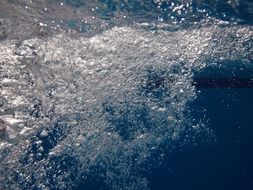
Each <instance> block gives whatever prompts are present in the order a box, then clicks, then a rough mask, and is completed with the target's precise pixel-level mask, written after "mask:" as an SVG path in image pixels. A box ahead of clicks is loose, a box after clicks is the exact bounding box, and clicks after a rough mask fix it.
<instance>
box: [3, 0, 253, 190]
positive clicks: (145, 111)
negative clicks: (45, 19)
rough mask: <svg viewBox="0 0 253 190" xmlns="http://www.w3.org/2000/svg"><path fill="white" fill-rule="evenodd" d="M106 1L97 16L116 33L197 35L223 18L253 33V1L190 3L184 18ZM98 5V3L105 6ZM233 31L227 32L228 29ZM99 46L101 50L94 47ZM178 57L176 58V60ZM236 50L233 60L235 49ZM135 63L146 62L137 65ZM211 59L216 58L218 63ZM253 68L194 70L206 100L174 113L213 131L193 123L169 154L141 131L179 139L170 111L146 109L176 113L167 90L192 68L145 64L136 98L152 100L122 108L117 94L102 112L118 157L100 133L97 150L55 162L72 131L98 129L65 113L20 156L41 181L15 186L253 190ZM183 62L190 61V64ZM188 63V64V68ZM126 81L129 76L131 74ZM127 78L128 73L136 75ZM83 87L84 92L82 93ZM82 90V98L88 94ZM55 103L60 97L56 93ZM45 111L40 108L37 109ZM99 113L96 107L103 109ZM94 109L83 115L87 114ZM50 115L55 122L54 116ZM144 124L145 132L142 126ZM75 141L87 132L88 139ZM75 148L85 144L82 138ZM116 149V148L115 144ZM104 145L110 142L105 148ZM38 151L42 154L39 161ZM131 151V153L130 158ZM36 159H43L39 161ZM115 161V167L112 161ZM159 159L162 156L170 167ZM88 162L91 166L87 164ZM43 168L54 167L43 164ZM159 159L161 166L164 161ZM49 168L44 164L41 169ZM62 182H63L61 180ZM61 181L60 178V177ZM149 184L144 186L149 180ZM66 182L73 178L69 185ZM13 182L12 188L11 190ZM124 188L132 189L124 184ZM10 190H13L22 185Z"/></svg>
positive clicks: (75, 24)
mask: <svg viewBox="0 0 253 190" xmlns="http://www.w3.org/2000/svg"><path fill="white" fill-rule="evenodd" d="M55 2H57V3H60V2H64V4H67V5H68V6H70V7H72V9H73V12H78V11H79V10H82V8H84V7H85V6H89V7H92V6H90V4H89V2H86V1H84V0H63V1H60V0H56V1H55ZM96 2H98V5H99V6H100V7H98V8H97V9H96V8H95V9H94V10H93V11H92V15H95V17H96V18H98V17H100V18H103V19H104V20H103V21H106V22H108V25H109V26H111V27H113V26H124V25H127V26H130V27H131V26H134V24H136V23H143V22H145V23H147V22H148V23H155V24H168V25H169V26H171V25H172V28H170V29H171V30H172V31H174V30H175V31H180V30H182V31H187V30H188V29H189V28H193V27H195V28H198V24H199V23H202V22H203V23H207V24H206V25H205V26H210V25H211V26H212V24H213V22H214V20H220V21H222V22H224V23H226V24H227V23H229V24H227V25H229V26H235V27H241V26H242V27H243V26H251V25H252V20H253V3H252V2H251V1H249V0H245V1H243V0H241V1H232V2H234V3H235V4H236V2H239V4H236V5H234V4H233V5H231V4H230V3H228V1H218V0H213V1H190V2H191V3H190V4H189V5H185V9H184V11H182V13H181V12H180V14H179V12H177V10H176V11H175V7H178V6H179V5H180V2H181V1H180V0H178V1H176V0H175V1H161V3H160V4H159V6H158V4H157V2H156V1H148V0H147V1H137V0H125V1H113V0H98V1H96ZM101 4H102V6H101ZM95 5H97V4H96V3H95ZM174 5H177V6H174ZM94 7H96V6H94ZM173 10H174V11H173ZM119 13H120V14H122V15H125V16H126V18H125V17H123V18H124V19H122V18H121V17H120V16H119V17H120V19H118V17H117V16H118V14H119ZM115 15H116V16H115ZM94 20H96V19H94ZM122 20H123V21H122ZM93 24H94V23H93ZM226 24H225V25H224V27H225V26H227V25H226ZM63 25H65V26H66V27H67V29H69V30H73V31H74V30H76V29H78V30H79V29H80V19H76V18H66V19H65V20H64V24H63ZM157 26H158V25H157ZM86 27H87V26H86V24H81V29H80V30H79V32H80V33H81V35H82V34H83V33H86V32H87V28H86ZM149 27H150V28H148V27H147V28H148V29H146V30H150V31H152V32H151V33H152V34H156V32H157V31H156V28H155V27H153V28H152V26H149ZM219 27H220V26H219ZM221 27H222V26H221ZM164 30H166V29H164ZM185 35H187V33H185ZM250 37H252V36H250ZM231 38H233V37H231ZM231 41H232V42H230V41H229V40H228V41H227V43H233V39H231ZM247 42H248V44H246V43H245V44H243V46H244V47H248V48H249V52H250V50H251V49H252V46H253V39H249V40H248V41H247ZM95 45H96V44H95ZM138 45H139V44H138ZM159 47H160V46H159ZM238 47H239V46H238ZM89 48H90V47H88V48H87V51H89ZM90 49H92V47H91V48H90ZM85 51H86V49H85ZM108 51H109V50H108ZM161 51H162V48H161ZM96 53H97V55H98V56H101V55H100V52H99V51H98V52H95V54H96ZM102 53H105V52H102ZM102 53H101V54H102ZM109 53H110V52H109ZM109 53H108V54H109ZM176 53H177V52H176V51H175V54H176ZM226 53H227V54H230V53H231V54H233V53H234V52H226ZM244 53H245V52H244ZM84 54H85V53H84ZM246 54H247V53H246ZM138 56H139V55H138ZM211 56H212V55H211ZM87 57H88V55H87ZM101 57H102V56H101ZM105 57H106V55H105ZM133 57H134V56H133ZM225 57H226V56H225ZM245 57H247V55H245ZM249 57H252V56H249ZM109 58H110V57H109ZM134 58H135V57H134ZM134 58H133V60H134ZM112 59H113V58H112ZM135 59H136V60H137V58H135ZM245 59H246V58H245ZM206 60H207V61H208V59H206ZM210 60H211V58H210ZM236 61H237V60H236ZM243 61H244V60H241V62H242V63H238V64H239V66H238V65H236V64H235V63H234V62H233V61H231V62H230V60H225V61H221V63H220V65H219V64H218V65H215V66H213V67H212V66H210V67H205V68H204V69H202V70H198V71H193V76H192V81H191V83H192V85H193V86H195V88H196V89H195V90H196V97H195V99H194V100H192V101H189V102H188V103H187V110H184V111H183V112H182V113H174V115H175V118H177V119H178V120H180V119H182V118H181V117H180V116H181V115H182V114H183V115H187V116H189V118H190V120H191V121H192V123H193V124H194V122H196V123H195V124H196V125H197V123H198V122H199V123H200V127H203V128H205V129H208V130H194V129H192V128H191V127H189V126H187V124H184V125H185V127H182V128H183V129H184V130H182V131H183V132H182V134H181V133H180V138H178V139H176V140H175V139H174V140H171V139H173V138H170V139H169V138H168V140H167V141H166V140H164V141H163V142H162V143H161V144H159V146H158V147H159V148H157V147H155V146H154V147H155V148H153V147H152V145H153V144H152V143H150V144H148V142H147V143H146V141H145V142H142V141H141V142H140V143H139V144H138V142H139V141H137V140H136V133H138V134H139V133H140V134H142V133H143V134H144V132H146V131H148V133H149V134H151V136H152V138H154V139H156V138H157V139H158V138H159V132H160V134H161V136H162V137H163V138H164V136H163V135H162V134H163V133H166V134H167V133H168V134H169V135H171V134H172V132H171V131H170V130H168V131H166V130H164V131H162V130H163V128H162V127H161V126H167V125H168V126H169V125H170V122H172V121H170V120H169V121H167V120H165V119H164V118H165V114H166V113H167V112H166V113H162V112H159V114H157V112H155V111H153V110H152V109H151V108H150V107H149V104H148V103H146V102H145V100H146V101H147V102H148V101H151V102H152V101H153V102H155V103H156V104H155V105H166V106H167V107H166V108H167V109H169V108H170V106H171V107H172V105H171V104H170V103H171V102H172V100H171V102H170V100H168V99H167V97H169V95H170V94H169V93H170V89H167V86H166V83H170V82H171V83H172V82H173V80H176V79H175V78H173V76H174V75H173V76H172V77H171V76H170V74H175V73H176V74H177V76H178V75H179V76H180V74H182V75H183V74H184V73H183V71H182V73H180V72H181V71H177V69H178V68H175V69H174V70H175V71H174V70H173V69H171V70H170V71H169V72H168V71H167V70H166V69H164V68H162V67H161V68H160V70H159V69H157V68H156V67H155V66H154V67H148V68H146V67H144V68H141V69H142V70H140V76H138V77H137V78H134V80H137V79H138V80H140V81H141V82H142V83H141V85H140V86H138V87H137V90H136V91H137V93H136V94H135V96H139V97H141V98H142V99H141V100H140V101H139V99H137V100H138V101H139V102H138V101H136V102H137V103H135V104H134V105H132V104H131V103H132V102H131V101H130V100H129V101H125V102H124V101H122V102H121V101H120V104H117V103H118V102H116V103H115V102H114V99H113V95H114V94H113V93H112V94H113V95H112V99H111V98H110V97H109V98H108V99H106V101H104V102H102V106H101V107H102V110H99V111H98V112H99V114H101V115H102V116H103V119H104V120H105V121H106V124H108V126H110V127H108V128H106V130H108V131H106V132H109V133H111V132H112V133H115V134H117V135H118V136H117V139H116V137H111V138H115V141H114V140H111V141H110V140H108V141H106V140H107V137H105V143H109V145H108V147H107V146H106V148H105V150H103V151H108V154H107V153H103V152H102V153H100V152H99V151H100V150H99V148H100V146H99V145H100V144H99V143H101V142H100V141H99V139H95V140H94V139H92V138H96V137H97V138H100V136H99V135H98V136H95V135H94V137H93V136H92V135H91V137H89V136H87V139H88V140H87V151H86V144H85V143H86V141H84V142H83V143H84V144H83V145H82V146H83V148H80V151H81V153H80V154H79V152H78V151H79V149H78V148H77V149H75V148H73V149H72V147H68V145H66V147H65V149H66V153H65V152H64V151H65V149H64V151H62V152H60V153H59V154H56V155H53V156H52V155H50V154H49V153H50V151H52V150H53V149H54V148H55V147H57V146H58V145H59V144H61V142H64V140H65V139H67V137H68V138H70V137H69V134H71V128H72V127H73V126H74V127H76V126H78V125H79V124H80V125H83V126H85V127H86V125H87V126H88V127H89V125H91V124H90V123H88V122H89V117H88V118H85V117H86V115H85V117H84V116H82V114H83V113H80V112H77V113H69V114H65V115H61V116H59V117H58V118H57V119H55V120H53V122H52V121H50V125H49V126H47V127H48V129H50V130H49V133H48V134H47V136H42V135H41V133H42V131H43V130H42V129H39V130H38V131H37V132H36V133H35V134H34V135H33V136H32V137H31V138H30V139H29V141H30V142H29V145H28V146H27V148H26V149H25V152H24V153H22V154H21V155H22V156H21V157H20V158H18V159H17V160H18V162H19V165H18V167H19V169H20V168H21V170H22V167H23V166H25V167H30V166H31V168H32V169H31V170H32V171H31V173H32V174H31V175H30V174H27V175H28V176H29V177H31V176H32V177H31V178H29V179H27V178H25V177H23V176H22V175H19V173H18V172H16V173H15V172H12V173H11V179H12V180H10V181H11V182H10V183H14V182H13V181H15V183H17V184H18V185H17V186H18V187H19V189H28V190H29V188H30V189H33V190H42V189H43V190H44V189H46V188H43V187H42V186H41V187H37V186H34V184H36V183H37V179H40V180H41V181H40V183H42V184H47V185H48V186H49V187H50V190H57V189H70V190H71V189H73V190H111V189H114V190H115V189H116V190H120V189H129V190H139V189H142V188H143V187H144V188H146V189H151V190H203V189H204V190H238V189H241V190H252V189H253V161H252V160H253V116H252V114H253V60H250V63H249V62H247V63H246V64H245V63H244V62H243ZM183 62H184V60H183V61H182V63H183ZM180 64H181V62H180ZM180 64H179V66H178V67H180V66H181V65H180ZM182 65H183V64H182ZM207 65H209V63H207ZM231 65H232V66H231ZM234 65H236V66H234ZM237 66H238V67H237ZM182 67H183V66H182ZM134 69H136V67H134ZM163 69H164V70H163ZM180 69H181V68H180ZM180 69H178V70H180ZM49 70H50V69H49ZM130 70H131V69H130ZM136 70H137V69H136ZM115 72H116V71H115ZM136 72H137V71H136ZM173 72H174V73H173ZM137 73H138V72H137ZM124 74H126V73H123V74H122V75H124ZM127 74H128V73H127ZM127 74H126V76H127V77H129V76H128V75H127ZM138 74H139V73H138ZM169 77H171V78H169ZM73 78H74V75H73ZM116 79H118V78H116ZM120 79H121V78H120ZM100 80H101V83H103V82H104V81H103V79H100ZM142 80H143V81H142ZM130 82H131V81H130ZM130 82H129V83H130ZM123 84H125V83H123ZM138 84H139V83H138ZM77 86H78V85H77ZM96 87H97V86H95V87H94V88H95V89H96ZM79 88H80V89H82V87H79ZM122 88H123V87H122ZM105 89H106V88H105ZM109 89H110V88H109ZM116 89H117V88H116ZM77 91H79V89H78V90H77ZM171 91H172V90H171ZM95 92H96V91H95ZM98 92H99V91H98ZM119 92H120V91H119ZM48 96H49V98H50V95H48ZM175 99H176V100H177V99H180V95H179V96H178V97H177V96H176V97H175ZM143 100H144V101H143ZM178 102H179V103H181V102H180V100H177V101H176V103H178ZM69 104H71V103H69ZM34 105H35V104H34ZM36 106H37V107H39V108H35V107H36ZM36 106H35V107H32V108H31V110H32V111H30V110H28V112H30V116H31V117H34V118H36V119H38V118H40V117H41V115H40V114H41V112H39V111H41V109H42V108H41V107H42V103H41V102H39V103H38V104H36ZM95 108H96V107H95V106H94V109H95ZM171 109H172V108H171ZM34 110H35V111H34ZM38 110H39V111H38ZM87 110H88V109H87ZM87 110H86V108H83V112H85V111H87ZM91 110H92V109H91ZM36 111H37V112H36ZM77 111H80V110H77ZM89 111H90V110H89ZM92 111H94V110H92ZM52 112H53V111H52ZM94 112H95V111H94ZM100 112H101V113H100ZM85 113H86V112H85ZM53 114H54V113H52V117H53V116H54V115H53ZM89 114H90V116H91V117H92V116H93V114H94V113H93V112H91V113H88V111H87V115H89ZM152 114H153V115H154V116H153V119H152V118H151V116H152ZM163 114H164V115H163ZM49 115H50V113H49ZM101 115H98V119H97V120H95V119H93V118H92V119H93V120H92V121H91V123H92V122H94V121H97V122H98V124H97V123H96V122H94V123H93V124H94V126H97V125H99V121H100V120H99V119H100V118H99V117H100V116H101ZM174 115H173V116H174ZM57 116H58V115H57ZM48 117H49V118H50V116H48ZM150 118H151V119H150ZM166 118H167V116H166ZM38 120H39V119H38ZM72 121H77V124H76V123H75V124H73V126H71V125H69V124H68V122H69V123H71V122H72ZM66 123H67V124H66ZM202 124H203V126H202ZM204 124H205V126H204ZM139 126H141V127H142V128H141V129H139ZM159 127H161V131H159V132H157V131H156V129H153V128H159ZM94 128H95V127H94ZM63 129H64V130H63ZM78 129H79V128H78ZM96 130H97V129H96ZM139 130H140V131H139ZM141 130H143V131H141ZM150 131H151V132H150ZM109 133H108V134H109ZM74 134H78V132H76V133H74ZM154 136H155V137H154ZM102 137H104V136H102V135H101V138H102ZM118 137H119V138H120V139H121V141H120V142H123V144H124V143H125V144H129V146H123V145H120V143H119V141H118ZM73 138H75V137H73ZM85 138H86V137H85ZM85 140H86V139H85ZM103 140H104V139H103ZM134 140H136V141H137V143H136V144H135V143H133V141H134ZM38 141H40V143H41V144H40V145H38V143H37V142H38ZM66 142H68V141H66ZM71 142H72V141H71ZM73 142H75V141H74V140H73ZM114 142H115V144H113V143H114ZM88 143H90V144H88ZM92 143H94V144H92ZM96 143H97V144H99V145H97V144H96ZM103 143H104V142H103ZM103 143H101V144H102V145H101V147H102V146H103ZM110 143H111V144H110ZM142 143H143V147H144V145H145V146H147V147H148V148H150V150H151V151H146V149H145V150H142V148H143V147H142ZM145 143H146V144H145ZM168 144H169V145H168ZM135 146H136V147H135ZM139 146H140V147H141V148H140V147H139ZM41 147H42V148H43V149H42V151H41V149H40V148H41ZM129 147H130V148H129ZM152 148H153V149H154V150H153V149H152ZM156 148H157V149H156ZM89 149H91V151H90V150H89ZM114 149H115V150H114ZM143 149H144V148H143ZM139 150H141V151H143V152H144V154H146V153H147V152H148V153H150V152H151V153H150V155H151V156H150V157H149V159H147V160H145V161H143V162H140V163H136V164H135V163H133V162H132V160H138V159H139V157H140V154H138V151H139ZM135 151H136V152H135ZM38 153H39V156H36V155H37V154H38ZM88 153H91V154H94V155H95V156H97V158H96V159H94V160H92V159H90V157H88V158H89V159H90V160H88V159H87V163H86V161H85V160H84V161H83V160H82V159H81V158H80V159H79V157H81V156H82V155H81V154H88ZM96 153H97V154H96ZM128 153H129V155H130V156H129V155H127V154H128ZM31 155H33V156H32V158H31ZM115 155H116V156H115ZM122 155H123V156H122ZM161 155H165V156H161ZM78 156H79V157H78ZM95 156H94V157H95ZM110 156H111V157H110ZM141 156H142V155H141ZM115 157H116V158H115ZM83 158H85V155H83ZM112 158H113V160H111V159H112ZM128 159H129V160H128ZM159 159H161V161H160V160H159ZM80 160H81V161H83V163H82V162H81V161H80ZM158 160H159V161H158ZM114 161H115V162H114ZM43 162H45V163H44V164H43ZM103 162H105V163H103ZM136 162H137V161H136ZM158 162H159V164H157V163H158ZM40 163H42V164H41V165H40ZM90 163H91V164H90ZM85 164H87V169H86V168H85V167H86V165H85ZM131 164H132V165H131ZM33 166H34V168H33ZM44 166H45V168H46V169H45V171H46V174H45V175H46V177H44V176H43V177H40V176H39V175H40V174H39V173H37V170H38V171H40V169H41V168H42V167H44ZM25 167H24V168H25ZM84 168H85V169H84ZM122 168H123V169H126V171H121V170H122ZM129 168H130V169H129ZM133 168H134V169H133ZM135 168H136V171H135ZM14 169H15V168H14ZM128 169H129V171H128ZM27 171H28V173H29V172H30V170H29V169H28V170H24V173H25V172H27ZM43 171H44V170H43ZM54 171H57V172H58V171H60V172H59V173H60V174H59V173H57V175H56V173H54ZM110 172H112V174H110ZM113 172H114V173H113ZM131 172H133V175H131V174H132V173H131ZM13 173H14V174H13ZM66 173H67V174H68V175H66V176H67V177H66V176H65V174H66ZM108 173H109V174H108ZM129 173H130V174H129ZM124 174H126V175H127V177H128V178H126V179H124V180H123V179H122V175H124ZM55 175H56V177H55ZM61 176H63V177H62V178H61ZM119 176H120V177H119ZM136 176H138V177H139V176H141V177H143V178H145V179H146V180H147V181H143V182H140V183H139V178H136ZM57 177H59V179H58V178H57ZM110 177H111V178H110ZM141 177H140V179H143V178H141ZM65 178H67V180H66V179H65ZM45 179H46V180H45ZM43 180H44V181H43ZM58 180H59V181H60V182H61V183H63V184H64V182H66V184H67V185H66V184H64V185H66V187H65V186H64V185H62V186H61V185H59V184H58V182H59V181H58ZM64 180H65V181H64ZM45 181H46V182H45ZM122 181H123V182H122ZM38 183H39V182H38ZM6 184H7V185H8V183H6ZM122 184H124V185H126V186H124V187H123V186H120V185H122ZM143 184H144V185H143ZM117 185H118V186H117ZM5 187H6V185H5ZM13 187H14V186H13ZM0 188H1V186H0ZM4 190H5V189H4ZM6 190H12V187H10V189H6ZM13 190H14V189H13ZM143 190H145V189H143Z"/></svg>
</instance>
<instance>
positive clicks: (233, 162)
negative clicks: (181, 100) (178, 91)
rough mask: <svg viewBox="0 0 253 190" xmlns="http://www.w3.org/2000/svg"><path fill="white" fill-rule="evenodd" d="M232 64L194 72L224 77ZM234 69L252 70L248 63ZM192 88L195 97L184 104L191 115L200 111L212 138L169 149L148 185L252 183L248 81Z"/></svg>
mask: <svg viewBox="0 0 253 190" xmlns="http://www.w3.org/2000/svg"><path fill="white" fill-rule="evenodd" d="M232 70H233V69H231V68H223V69H222V68H221V69H219V70H217V69H212V68H210V69H207V70H206V71H204V73H202V74H199V75H197V76H198V77H199V76H201V77H207V78H209V79H210V78H216V79H217V78H226V77H228V76H229V75H231V74H232V73H233V72H232ZM210 73H211V74H210ZM234 73H237V74H236V75H235V76H234V77H235V78H237V77H239V78H240V77H242V76H244V77H245V78H250V79H252V76H253V70H252V68H248V69H245V70H244V71H243V72H240V71H237V72H234ZM222 86H223V85H222ZM227 86H229V83H227ZM198 90H200V93H199V95H198V98H197V99H196V101H194V102H193V103H192V105H191V106H190V107H191V111H192V115H193V116H194V117H196V118H198V117H201V115H203V113H205V114H206V116H207V117H208V119H209V126H210V128H211V129H213V130H214V131H215V134H216V135H217V141H216V142H215V143H209V144H206V143H202V144H200V145H198V146H195V147H189V148H187V149H186V150H184V151H179V152H178V153H173V154H172V155H171V156H170V158H169V159H168V160H167V162H166V164H165V166H163V167H161V168H159V169H157V170H156V171H155V173H154V175H152V176H151V177H150V179H151V186H152V189H159V190H160V189H161V190H165V189H177V190H184V189H195V190H201V189H206V190H213V189H217V190H226V189H233V190H236V189H245V190H251V189H253V162H252V158H253V151H252V150H253V128H252V126H253V117H252V113H253V101H252V98H253V89H252V87H251V88H247V87H244V88H242V87H240V86H239V87H235V86H234V87H224V86H223V87H219V85H216V87H214V86H212V85H211V87H210V86H208V85H203V86H199V87H198Z"/></svg>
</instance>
